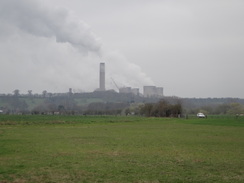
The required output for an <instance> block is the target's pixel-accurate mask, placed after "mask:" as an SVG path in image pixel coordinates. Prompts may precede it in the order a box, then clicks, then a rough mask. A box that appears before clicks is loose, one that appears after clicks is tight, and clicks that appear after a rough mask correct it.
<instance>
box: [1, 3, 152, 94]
mask: <svg viewBox="0 0 244 183" xmlns="http://www.w3.org/2000/svg"><path fill="white" fill-rule="evenodd" d="M0 31H1V32H0V33H1V34H0V39H3V40H4V39H5V42H4V41H3V42H2V43H0V48H2V49H3V50H5V52H6V53H4V54H2V59H3V60H4V61H3V62H4V63H3V64H5V69H0V71H1V72H2V73H3V74H7V72H6V71H5V70H6V69H8V68H9V69H10V68H13V67H19V68H21V67H22V65H28V66H26V67H27V70H28V71H30V73H31V76H30V75H28V72H24V73H21V74H22V75H18V74H16V73H14V74H16V75H14V76H15V77H20V78H21V77H22V79H23V80H28V81H29V83H27V84H29V85H34V84H35V82H36V80H37V81H42V84H39V87H40V88H37V90H43V89H46V88H50V86H51V87H56V88H57V89H58V90H60V89H61V90H62V89H63V88H65V89H67V88H69V87H72V88H77V89H78V88H87V89H95V88H96V87H97V86H98V79H97V78H98V75H94V74H95V73H98V67H99V65H98V63H99V62H100V60H99V58H98V57H97V56H98V55H99V56H101V58H104V61H106V59H109V60H110V61H109V62H110V63H109V64H107V66H108V65H110V73H109V69H107V71H108V75H110V76H114V75H116V76H115V78H116V80H117V81H118V80H119V81H118V82H120V83H122V84H123V85H130V86H136V87H138V85H140V86H142V84H151V83H152V81H151V79H150V78H148V77H147V76H146V75H145V74H144V73H143V72H142V71H141V70H140V67H139V66H137V65H135V64H132V63H130V62H128V61H127V60H126V59H124V58H121V55H120V54H119V53H116V54H114V53H113V52H110V51H107V50H106V51H104V50H105V49H104V48H103V47H102V44H101V42H100V40H99V38H98V37H97V36H96V35H95V34H94V33H93V32H92V31H91V29H90V27H89V26H88V25H87V24H86V23H85V22H83V21H81V20H80V19H78V18H77V17H75V16H74V15H73V14H72V13H71V12H70V11H69V10H67V9H60V8H57V9H53V8H49V7H46V6H42V5H41V4H40V3H38V2H37V1H32V0H1V1H0ZM1 35H2V37H1ZM6 39H8V40H7V41H6ZM23 43H25V44H23ZM55 43H56V44H55ZM60 43H63V44H60ZM70 45H71V47H73V48H77V50H79V52H78V53H77V52H76V51H75V50H73V49H72V48H71V47H70ZM40 50H41V51H40ZM50 50H51V51H50ZM80 53H81V54H80ZM13 55H15V57H13ZM17 57H18V58H17ZM16 59H18V60H20V61H21V62H22V63H19V62H17V61H16ZM33 60H34V61H33ZM67 60H69V62H67ZM11 63H12V65H11ZM78 68H80V69H78ZM118 68H119V69H118ZM33 73H34V74H35V76H33ZM67 73H69V74H67ZM128 77H130V78H128ZM30 78H35V81H34V80H31V79H30ZM84 78H85V79H84ZM87 78H90V81H89V82H87ZM0 80H1V79H0ZM5 83H6V81H5ZM8 83H9V84H11V83H12V84H13V85H14V82H12V81H11V82H8ZM15 84H16V83H15ZM60 86H62V87H63V88H62V87H60ZM8 87H9V86H8V85H7V84H6V86H5V88H8ZM12 87H13V89H14V87H18V85H17V84H16V85H15V86H12ZM19 87H20V88H21V87H22V88H23V89H24V90H27V89H32V88H27V86H24V85H21V86H19ZM28 87H31V86H28ZM41 87H42V89H41ZM106 87H107V88H109V87H110V86H106Z"/></svg>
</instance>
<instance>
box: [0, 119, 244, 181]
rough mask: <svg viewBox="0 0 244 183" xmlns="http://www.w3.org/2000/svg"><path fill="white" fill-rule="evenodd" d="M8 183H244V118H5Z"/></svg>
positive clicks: (2, 153)
mask: <svg viewBox="0 0 244 183" xmlns="http://www.w3.org/2000/svg"><path fill="white" fill-rule="evenodd" d="M0 182H1V183H8V182H15V183H25V182H33V183H34V182H36V183H41V182H49V183H54V182H58V183H69V182H135V183H146V182H155V183H156V182H179V183H180V182H194V183H197V182H202V183H206V182H221V183H222V182H223V183H227V182H231V183H232V182H236V183H238V182H239V183H241V182H244V118H241V117H240V118H238V119H235V118H234V117H233V118H208V119H173V118H143V117H121V116H120V117H112V116H104V117H101V116H100V117H94V116H93V117H92V116H7V115H0Z"/></svg>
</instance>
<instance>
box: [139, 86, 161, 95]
mask: <svg viewBox="0 0 244 183" xmlns="http://www.w3.org/2000/svg"><path fill="white" fill-rule="evenodd" d="M143 95H144V97H162V96H163V87H156V86H143Z"/></svg>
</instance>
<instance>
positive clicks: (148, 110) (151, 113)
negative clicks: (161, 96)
mask: <svg viewBox="0 0 244 183" xmlns="http://www.w3.org/2000/svg"><path fill="white" fill-rule="evenodd" d="M140 113H141V115H144V116H147V117H180V116H181V115H182V105H181V103H180V102H178V103H176V104H170V103H169V102H167V101H166V100H160V101H159V102H157V103H146V104H144V105H143V106H142V107H141V110H140Z"/></svg>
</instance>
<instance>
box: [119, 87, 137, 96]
mask: <svg viewBox="0 0 244 183" xmlns="http://www.w3.org/2000/svg"><path fill="white" fill-rule="evenodd" d="M119 93H133V94H134V95H139V88H131V87H122V88H119Z"/></svg>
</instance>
